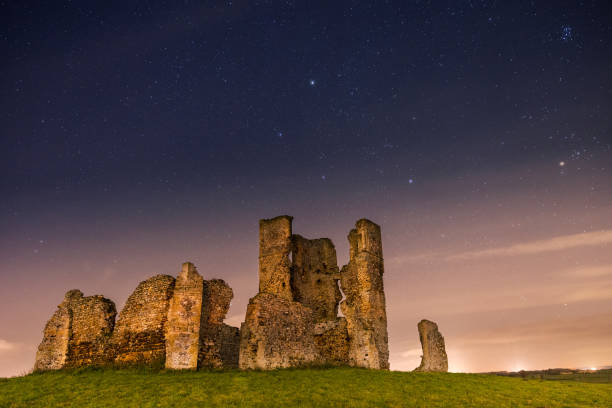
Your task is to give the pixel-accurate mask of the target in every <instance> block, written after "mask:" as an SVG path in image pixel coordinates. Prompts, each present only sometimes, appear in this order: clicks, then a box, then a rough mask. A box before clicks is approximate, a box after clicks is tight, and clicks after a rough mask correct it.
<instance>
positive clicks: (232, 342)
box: [198, 279, 240, 368]
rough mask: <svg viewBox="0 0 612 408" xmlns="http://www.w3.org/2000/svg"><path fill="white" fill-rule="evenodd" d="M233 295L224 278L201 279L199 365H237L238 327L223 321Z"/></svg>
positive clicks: (218, 366)
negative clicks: (201, 303) (202, 294)
mask: <svg viewBox="0 0 612 408" xmlns="http://www.w3.org/2000/svg"><path fill="white" fill-rule="evenodd" d="M233 297H234V292H233V291H232V288H230V287H229V285H228V284H227V283H225V282H224V281H223V280H221V279H212V280H205V281H204V301H203V305H202V322H201V324H200V350H199V356H198V366H199V367H214V368H221V367H232V368H237V367H238V355H239V349H240V330H239V329H238V328H237V327H232V326H228V325H227V324H225V323H223V319H225V315H226V314H227V312H228V311H229V308H230V303H231V301H232V298H233Z"/></svg>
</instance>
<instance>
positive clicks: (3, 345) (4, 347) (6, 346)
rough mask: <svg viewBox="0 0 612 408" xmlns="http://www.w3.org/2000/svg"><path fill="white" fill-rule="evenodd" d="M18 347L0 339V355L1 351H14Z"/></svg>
mask: <svg viewBox="0 0 612 408" xmlns="http://www.w3.org/2000/svg"><path fill="white" fill-rule="evenodd" d="M18 346H19V344H18V343H12V342H10V341H7V340H4V339H0V353H1V352H3V351H11V350H15V349H16V348H17V347H18Z"/></svg>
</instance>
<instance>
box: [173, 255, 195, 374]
mask: <svg viewBox="0 0 612 408" xmlns="http://www.w3.org/2000/svg"><path fill="white" fill-rule="evenodd" d="M203 291H204V279H203V278H202V276H200V274H199V273H198V271H197V270H196V267H195V266H194V265H193V264H192V263H191V262H185V263H184V264H183V266H182V269H181V273H180V274H179V276H178V277H177V278H176V282H175V285H174V293H173V295H172V299H171V300H170V307H169V308H168V321H167V323H166V325H167V332H166V368H173V369H197V368H198V353H199V349H200V326H201V319H202V296H203Z"/></svg>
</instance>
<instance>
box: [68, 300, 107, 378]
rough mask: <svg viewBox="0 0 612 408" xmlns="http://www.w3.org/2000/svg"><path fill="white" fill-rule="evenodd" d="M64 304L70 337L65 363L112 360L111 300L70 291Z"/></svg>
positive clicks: (74, 364)
mask: <svg viewBox="0 0 612 408" xmlns="http://www.w3.org/2000/svg"><path fill="white" fill-rule="evenodd" d="M68 307H69V309H70V314H71V325H70V326H71V336H70V341H69V342H68V353H67V355H66V361H65V366H69V367H78V366H85V365H98V364H106V363H108V362H109V361H110V360H112V358H113V356H112V348H111V347H110V342H109V340H110V338H111V335H112V333H113V328H114V327H115V317H116V315H117V309H116V308H115V303H114V302H113V301H112V300H110V299H107V298H105V297H103V296H100V295H95V296H86V297H84V296H83V293H81V292H80V291H72V294H71V295H70V301H69V302H68Z"/></svg>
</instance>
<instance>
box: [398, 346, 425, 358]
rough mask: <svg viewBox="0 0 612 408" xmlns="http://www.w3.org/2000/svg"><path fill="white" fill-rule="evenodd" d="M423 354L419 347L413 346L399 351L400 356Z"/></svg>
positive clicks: (419, 355) (418, 355)
mask: <svg viewBox="0 0 612 408" xmlns="http://www.w3.org/2000/svg"><path fill="white" fill-rule="evenodd" d="M422 354H423V350H422V349H420V348H413V349H410V350H406V351H402V352H401V353H400V356H401V357H421V355H422Z"/></svg>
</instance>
